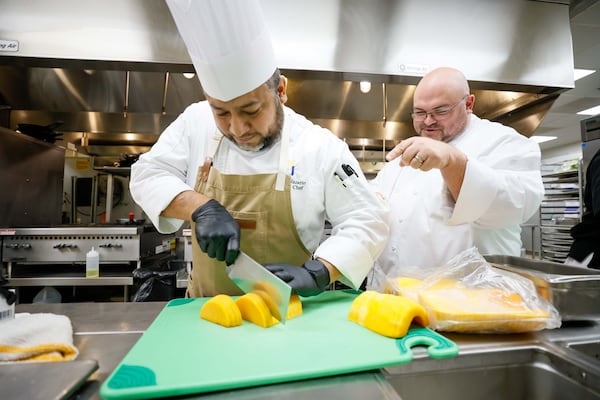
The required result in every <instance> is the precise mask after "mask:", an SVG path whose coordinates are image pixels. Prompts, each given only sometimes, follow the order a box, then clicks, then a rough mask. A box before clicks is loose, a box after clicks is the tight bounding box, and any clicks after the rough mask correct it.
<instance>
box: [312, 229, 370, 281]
mask: <svg viewBox="0 0 600 400" xmlns="http://www.w3.org/2000/svg"><path fill="white" fill-rule="evenodd" d="M343 249H352V251H344V250H343ZM317 257H318V258H322V259H324V260H327V261H329V262H330V263H331V264H333V265H335V267H336V268H337V269H338V271H340V273H341V274H342V275H343V277H342V278H341V279H340V281H341V282H342V283H344V284H346V285H348V286H350V287H352V288H354V289H358V288H359V287H360V285H361V284H362V282H363V280H364V278H365V277H366V276H367V273H368V272H369V270H370V269H371V268H372V266H373V263H374V261H375V260H374V259H373V257H372V255H371V252H370V251H369V249H368V248H367V247H364V246H362V245H361V244H360V243H357V242H356V240H353V239H351V238H347V237H343V236H332V237H331V238H329V239H327V240H326V241H324V242H323V243H322V244H321V246H319V248H318V249H317V251H316V252H315V258H317Z"/></svg>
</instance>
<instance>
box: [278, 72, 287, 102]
mask: <svg viewBox="0 0 600 400" xmlns="http://www.w3.org/2000/svg"><path fill="white" fill-rule="evenodd" d="M277 94H278V95H279V101H281V104H285V103H286V102H287V100H288V97H287V77H286V76H285V75H281V77H280V79H279V86H277Z"/></svg>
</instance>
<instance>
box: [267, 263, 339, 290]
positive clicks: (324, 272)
mask: <svg viewBox="0 0 600 400" xmlns="http://www.w3.org/2000/svg"><path fill="white" fill-rule="evenodd" d="M265 268H266V269H268V270H269V271H271V273H273V274H275V275H277V277H279V279H281V280H282V281H284V282H286V283H287V284H288V285H290V286H291V288H292V293H297V294H299V295H300V296H304V297H307V296H316V295H317V294H319V293H321V292H323V291H324V290H325V289H326V288H327V286H328V285H329V270H328V269H327V267H325V265H324V264H323V263H322V262H321V261H317V260H310V261H307V262H305V263H304V265H302V266H300V267H298V266H296V265H290V264H267V265H265Z"/></svg>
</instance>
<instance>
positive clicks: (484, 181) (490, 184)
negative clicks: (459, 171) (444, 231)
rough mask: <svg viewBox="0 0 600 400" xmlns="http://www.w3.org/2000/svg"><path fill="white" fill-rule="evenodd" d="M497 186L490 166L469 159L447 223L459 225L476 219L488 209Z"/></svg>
mask: <svg viewBox="0 0 600 400" xmlns="http://www.w3.org/2000/svg"><path fill="white" fill-rule="evenodd" d="M498 187H499V185H498V182H497V181H496V178H495V173H494V170H493V169H492V168H490V167H488V166H487V165H485V164H482V163H481V162H479V161H477V160H469V161H468V162H467V169H466V171H465V177H464V180H463V185H462V187H461V189H460V194H459V195H458V199H457V201H456V204H455V206H454V212H453V213H452V216H451V217H450V219H449V220H448V224H449V225H460V224H464V223H469V222H473V221H476V220H477V219H478V218H480V217H481V216H482V215H484V214H485V213H486V212H487V211H488V210H489V208H490V206H491V205H492V203H493V202H494V199H495V198H496V195H497V193H498Z"/></svg>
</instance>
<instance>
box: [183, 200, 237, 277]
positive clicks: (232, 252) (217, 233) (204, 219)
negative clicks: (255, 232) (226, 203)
mask: <svg viewBox="0 0 600 400" xmlns="http://www.w3.org/2000/svg"><path fill="white" fill-rule="evenodd" d="M192 220H193V221H194V222H195V223H196V240H197V241H198V244H199V245H200V249H202V251H203V252H205V253H206V254H208V256H209V257H211V258H216V259H217V260H219V261H225V262H226V263H227V265H231V264H233V263H234V262H235V259H236V258H237V256H238V254H239V253H240V226H239V225H238V223H237V222H236V221H235V220H234V219H233V217H232V216H231V214H229V212H227V210H226V209H225V207H223V206H222V205H221V204H219V202H218V201H216V200H214V199H211V200H209V201H207V202H206V203H205V204H203V205H201V206H200V207H198V208H197V209H196V211H194V212H193V213H192Z"/></svg>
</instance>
